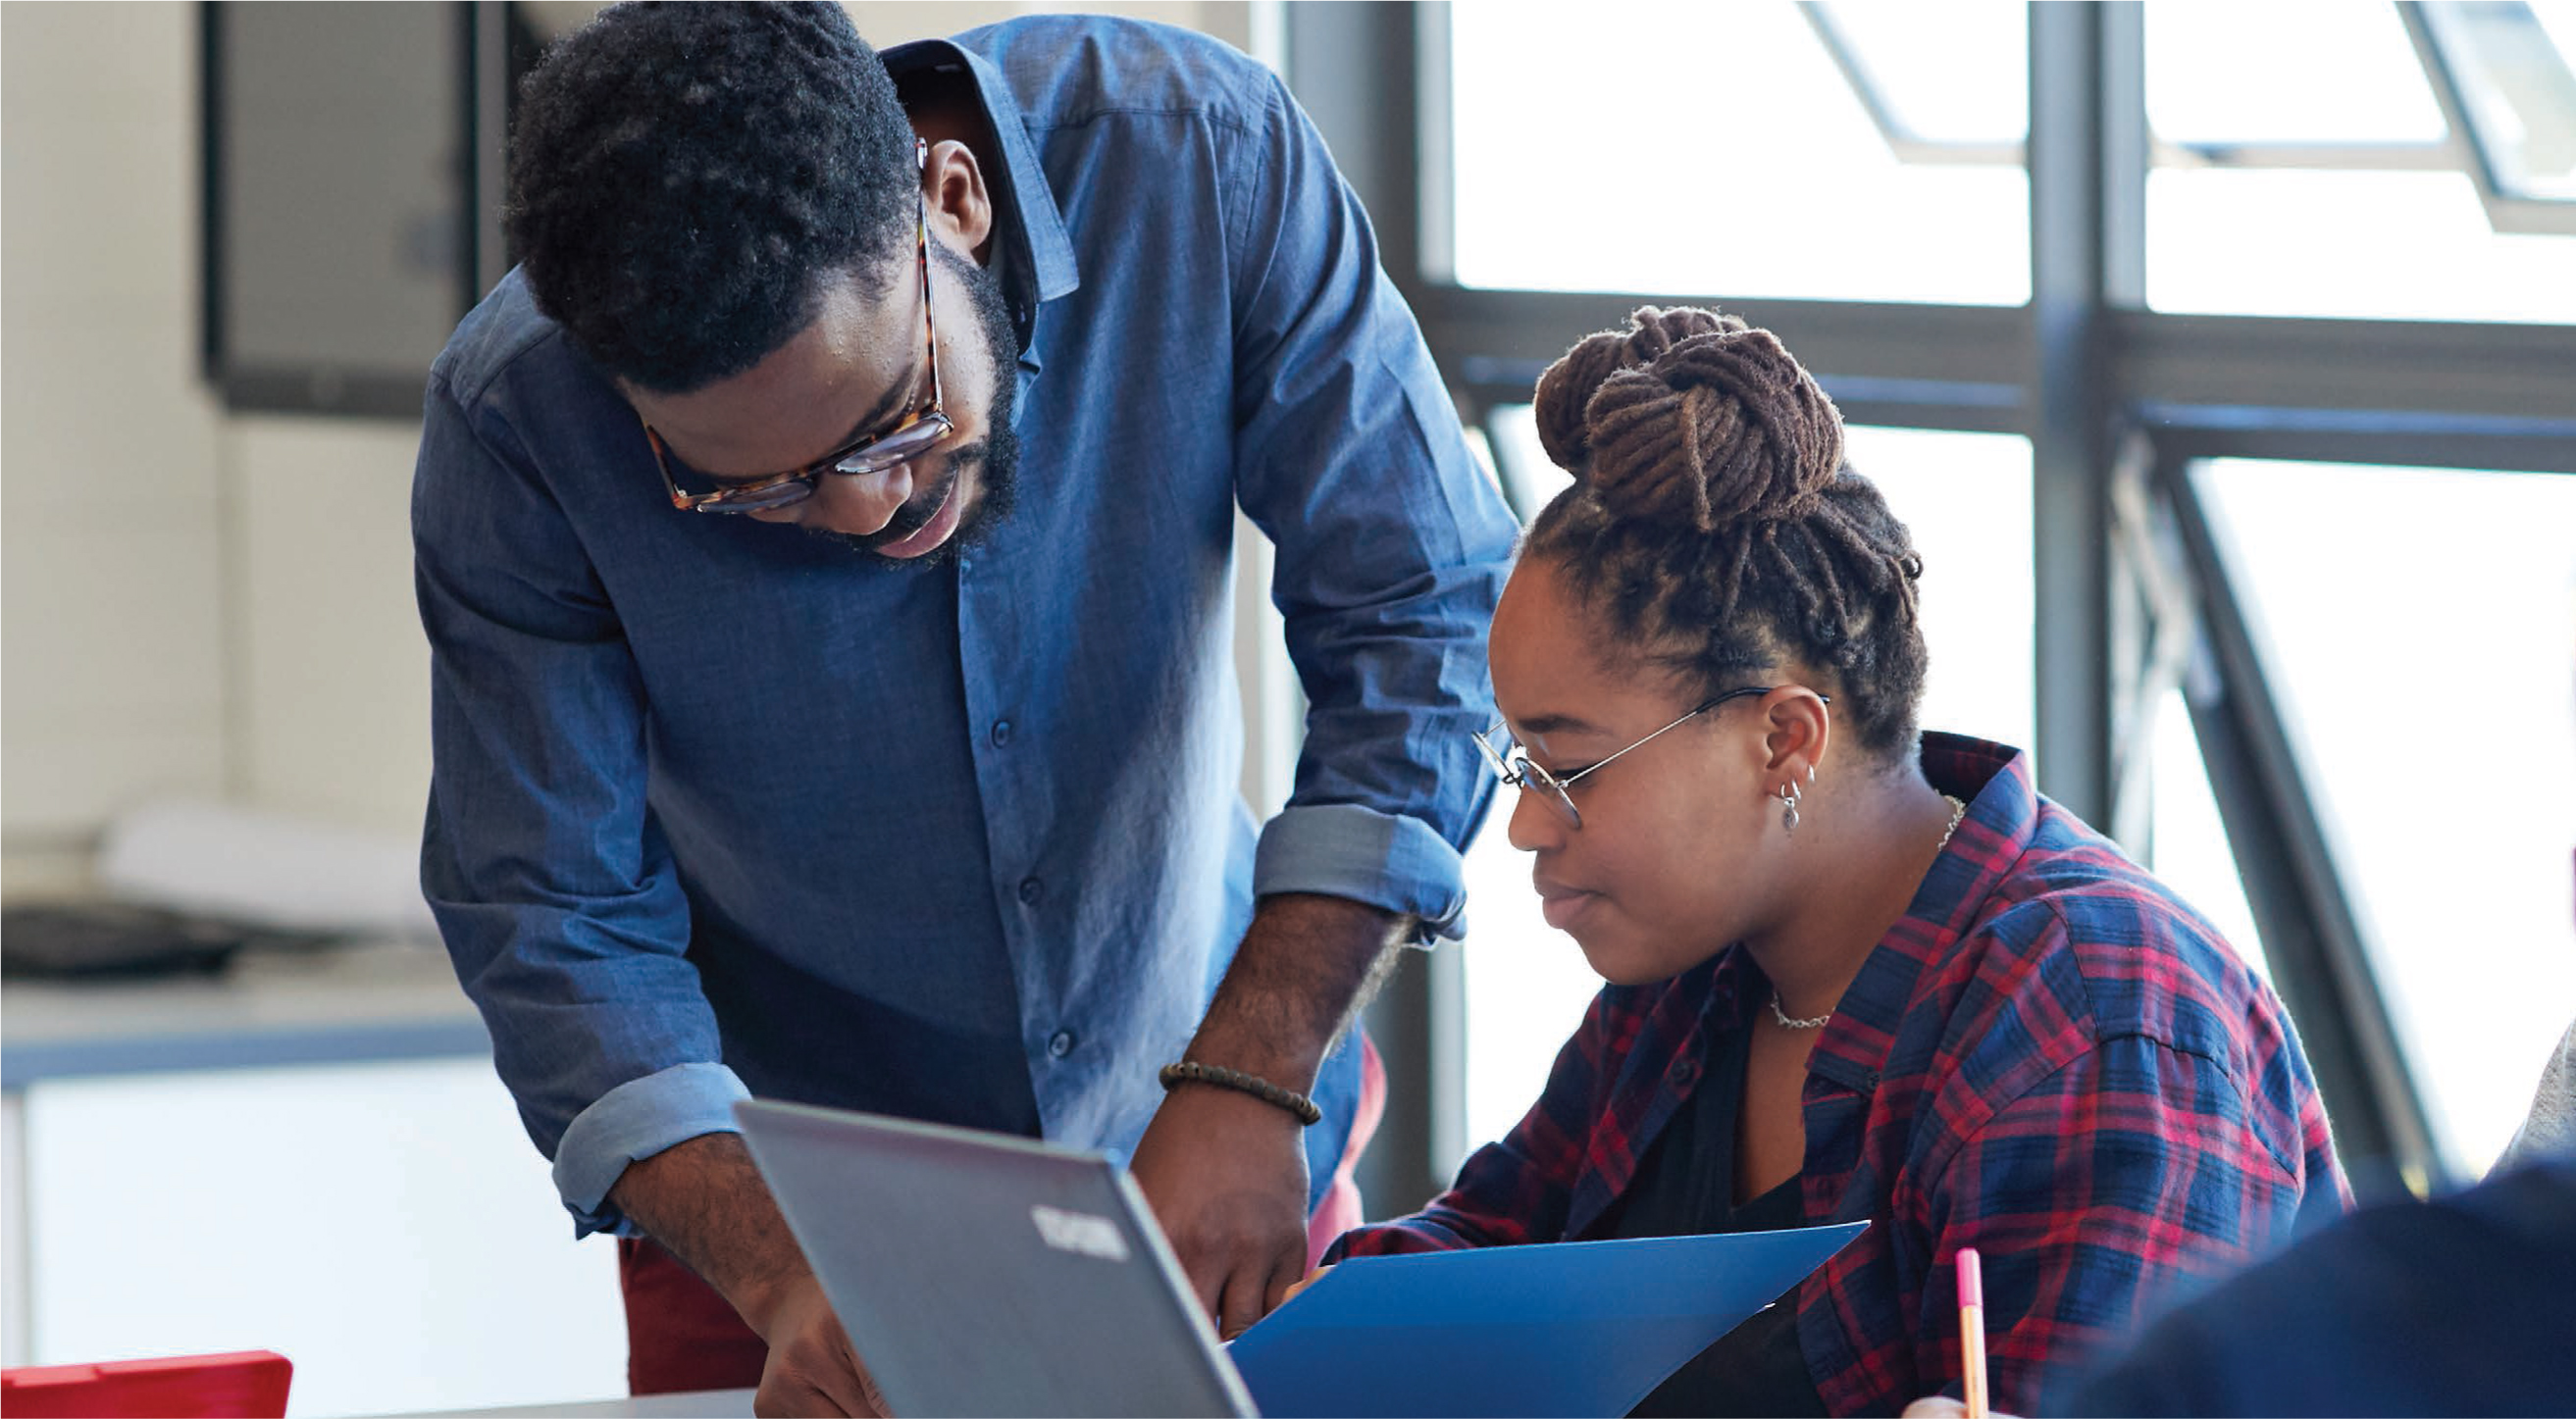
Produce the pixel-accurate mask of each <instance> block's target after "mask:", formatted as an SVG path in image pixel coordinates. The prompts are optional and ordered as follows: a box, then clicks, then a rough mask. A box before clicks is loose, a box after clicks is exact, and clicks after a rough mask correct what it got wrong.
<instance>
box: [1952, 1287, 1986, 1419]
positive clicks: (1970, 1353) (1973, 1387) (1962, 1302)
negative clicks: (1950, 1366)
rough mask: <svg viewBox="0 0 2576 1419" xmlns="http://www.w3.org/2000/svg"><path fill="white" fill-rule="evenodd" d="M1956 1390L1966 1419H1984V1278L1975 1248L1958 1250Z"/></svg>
mask: <svg viewBox="0 0 2576 1419" xmlns="http://www.w3.org/2000/svg"><path fill="white" fill-rule="evenodd" d="M1957 1264H1958V1268H1959V1389H1960V1392H1961V1393H1960V1398H1961V1399H1962V1400H1964V1401H1965V1402H1966V1404H1967V1406H1968V1419H1986V1279H1985V1275H1984V1270H1983V1268H1982V1267H1981V1266H1980V1265H1979V1264H1978V1261H1977V1249H1976V1248H1975V1247H1961V1248H1959V1256H1958V1262H1957Z"/></svg>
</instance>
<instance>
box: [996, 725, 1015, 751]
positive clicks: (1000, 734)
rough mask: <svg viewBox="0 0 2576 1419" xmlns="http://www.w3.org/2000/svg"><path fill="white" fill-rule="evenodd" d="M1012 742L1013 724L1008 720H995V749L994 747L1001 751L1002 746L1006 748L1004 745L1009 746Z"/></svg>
mask: <svg viewBox="0 0 2576 1419" xmlns="http://www.w3.org/2000/svg"><path fill="white" fill-rule="evenodd" d="M1010 742H1011V722H1010V721H1009V720H1007V719H997V720H994V721H993V747H994V748H996V749H999V748H1001V747H1002V746H1004V745H1006V744H1008V743H1010Z"/></svg>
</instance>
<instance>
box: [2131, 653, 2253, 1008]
mask: <svg viewBox="0 0 2576 1419" xmlns="http://www.w3.org/2000/svg"><path fill="white" fill-rule="evenodd" d="M2153 743H2154V748H2153V749H2151V750H2150V751H2149V752H2150V753H2152V754H2154V755H2155V762H2154V767H2153V768H2152V769H2151V770H2150V776H2151V783H2150V787H2149V792H2151V793H2152V794H2153V795H2154V797H2155V804H2154V816H2153V819H2152V822H2153V826H2152V828H2150V830H2149V832H2150V834H2151V842H2150V846H2149V848H2148V863H2147V865H2148V866H2149V867H2150V868H2152V869H2154V871H2155V874H2156V876H2157V878H2158V879H2159V880H2161V881H2162V882H2163V883H2164V884H2165V885H2166V886H2168V887H2171V888H2173V889H2174V891H2175V892H2176V893H2177V894H2179V895H2180V896H2181V897H2182V899H2183V900H2184V901H2186V902H2189V903H2191V905H2192V907H2193V908H2194V909H2195V910H2197V911H2198V912H2199V913H2200V914H2201V915H2202V916H2205V917H2207V918H2209V924H2210V925H2212V926H2215V927H2217V928H2218V934H2219V935H2220V936H2222V937H2224V938H2226V941H2227V944H2228V945H2230V946H2233V947H2235V948H2236V954H2237V956H2238V957H2239V958H2240V959H2242V960H2243V961H2244V962H2245V964H2247V965H2249V966H2252V967H2253V968H2254V973H2255V974H2256V975H2259V976H2261V977H2262V978H2263V979H2265V980H2267V981H2268V980H2270V979H2271V978H2272V966H2271V962H2270V961H2268V960H2266V959H2265V958H2264V955H2263V938H2262V935H2261V933H2259V932H2257V931H2256V930H2255V929H2254V909H2253V907H2252V906H2250V905H2248V904H2247V902H2246V900H2245V880H2244V878H2243V877H2241V876H2239V875H2238V873H2237V871H2236V854H2235V851H2234V849H2233V848H2232V847H2231V846H2230V840H2229V838H2228V836H2227V823H2226V820H2225V819H2223V818H2221V817H2220V816H2219V814H2218V799H2217V798H2216V797H2215V796H2214V795H2213V794H2211V792H2210V791H2209V769H2208V766H2207V765H2206V764H2205V763H2203V762H2202V760H2201V755H2200V736H2199V735H2197V734H2196V733H2194V732H2193V730H2192V724H2191V708H2190V706H2188V705H2186V704H2184V703H2183V698H2182V692H2181V691H2179V690H2175V691H2171V692H2168V693H2167V694H2166V695H2165V698H2164V703H2163V705H2162V706H2160V707H2159V708H2158V709H2157V711H2156V728H2155V738H2154V741H2153Z"/></svg>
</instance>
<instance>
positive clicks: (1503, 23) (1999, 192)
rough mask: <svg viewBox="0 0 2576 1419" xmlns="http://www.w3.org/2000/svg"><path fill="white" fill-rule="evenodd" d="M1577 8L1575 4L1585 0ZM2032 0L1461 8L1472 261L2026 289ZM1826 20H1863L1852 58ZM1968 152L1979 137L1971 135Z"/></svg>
mask: <svg viewBox="0 0 2576 1419" xmlns="http://www.w3.org/2000/svg"><path fill="white" fill-rule="evenodd" d="M1578 14H1579V19H1578V18H1576V17H1577V15H1578ZM2027 28H2028V21H2027V17H2026V14H2025V11H2024V7H2023V6H2022V5H2021V4H2019V3H2012V4H1998V3H1994V0H1962V3H1954V4H1949V5H1943V6H1940V7H1938V10H1937V12H1933V11H1927V10H1925V9H1923V8H1922V7H1916V6H1911V5H1906V4H1900V3H1890V0H1876V2H1875V3H1862V4H1848V3H1846V4H1835V5H1833V6H1830V7H1828V8H1827V9H1826V10H1825V12H1824V14H1823V16H1822V17H1821V19H1819V18H1815V17H1810V16H1808V15H1804V14H1802V13H1801V12H1800V9H1799V7H1797V6H1795V5H1791V4H1787V3H1779V0H1759V2H1758V3H1757V2H1756V0H1743V3H1736V4H1727V5H1689V6H1675V5H1645V4H1636V3H1620V2H1619V0H1614V2H1613V3H1604V4H1593V5H1587V6H1585V7H1583V8H1582V9H1581V10H1580V11H1579V12H1577V11H1574V10H1569V9H1567V8H1566V7H1565V6H1562V5H1556V4H1542V3H1530V2H1529V0H1485V2H1484V3H1478V4H1475V5H1458V6H1453V7H1451V8H1450V11H1449V30H1450V42H1451V43H1450V60H1451V66H1450V84H1451V92H1452V101H1453V104H1454V111H1453V119H1454V121H1453V122H1452V123H1451V125H1450V132H1451V134H1452V135H1453V157H1452V161H1453V167H1452V178H1453V181H1454V184H1455V185H1454V191H1453V194H1452V196H1453V201H1454V204H1455V206H1454V212H1455V218H1456V221H1455V232H1456V249H1455V253H1454V262H1455V274H1456V277H1457V279H1458V280H1459V282H1460V283H1461V284H1464V285H1469V286H1483V287H1502V288H1521V289H1530V290H1560V291H1562V290H1595V291H1656V292H1675V293H1690V292H1705V293H1724V294H1727V295H1732V296H1756V295H1761V296H1792V297H1804V298H1817V299H1839V300H1886V301H1942V302H1956V303H1968V304H1989V305H2018V304H2020V303H2021V302H2022V301H2024V300H2026V299H2028V298H2029V295H2030V270H2029V267H2030V231H2029V225H2030V222H2029V198H2028V190H2027V188H2028V184H2027V182H2026V181H2025V179H2024V176H2023V173H2022V170H2021V168H2020V166H2019V165H2018V163H2017V161H2016V160H2015V159H2014V158H2013V157H2012V156H2011V155H2010V154H2009V153H2008V152H2007V153H2005V154H2002V155H2000V157H1999V158H1997V157H1996V155H1992V154H1989V155H1987V157H1988V159H1990V160H1979V161H1968V162H1960V161H1955V160H1951V159H1956V158H1958V157H1960V156H1963V155H1958V154H1951V155H1949V159H1945V158H1944V157H1943V156H1942V155H1941V154H1939V153H1937V152H1935V153H1920V152H1913V151H1911V150H1910V149H1909V152H1908V154H1907V155H1905V156H1900V155H1899V153H1898V151H1897V147H1896V144H1895V142H1894V141H1893V135H1891V134H1890V133H1889V132H1888V131H1886V130H1885V129H1883V128H1882V127H1881V126H1879V124H1878V123H1876V122H1873V120H1872V117H1871V108H1872V105H1871V103H1870V102H1867V101H1865V97H1864V90H1866V92H1867V93H1868V94H1869V95H1872V96H1874V97H1875V99H1876V103H1877V106H1878V107H1879V108H1880V110H1881V111H1882V113H1883V114H1884V115H1886V116H1887V117H1890V118H1893V119H1894V120H1895V121H1896V122H1898V123H1900V124H1902V125H1904V126H1905V127H1907V128H1910V129H1911V130H1912V131H1913V132H1914V133H1915V134H1917V135H1919V136H1921V137H1923V138H1925V139H1928V140H1932V141H1933V142H1934V144H1935V145H1936V146H1937V145H1938V144H1940V143H1945V142H1960V141H1985V142H1995V141H2000V142H2002V143H2005V144H2014V143H2018V142H2019V141H2020V139H2021V137H2022V132H2023V130H2024V128H2025V127H2026V126H2027V122H2026V112H2025V110H2026V104H2027V93H2028V88H2029V84H2028V80H2027V78H2026V77H2025V70H2026V61H2025V55H2026V53H2027V50H2028V42H2029V41H2028V33H2027ZM1827 33H1833V34H1839V35H1841V36H1844V37H1845V42H1846V50H1847V57H1848V58H1850V59H1851V60H1853V61H1854V62H1852V63H1850V64H1846V65H1838V64H1837V62H1836V58H1835V54H1834V50H1833V48H1832V47H1831V46H1830V45H1829V44H1828V42H1827V40H1826V39H1825V37H1824V36H1825V35H1826V34H1827ZM1964 156H1970V157H1973V156H1975V155H1964Z"/></svg>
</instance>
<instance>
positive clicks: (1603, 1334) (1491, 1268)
mask: <svg viewBox="0 0 2576 1419" xmlns="http://www.w3.org/2000/svg"><path fill="white" fill-rule="evenodd" d="M1868 1225H1869V1224H1868V1223H1866V1222H1850V1223H1845V1224H1843V1225H1841V1226H1833V1227H1802V1228H1797V1229H1794V1230H1791V1231H1782V1232H1730V1233H1725V1234H1721V1235H1717V1236H1702V1237H1645V1238H1639V1239H1636V1240H1631V1241H1614V1242H1557V1243H1552V1244H1548V1245H1541V1246H1518V1247H1474V1248H1469V1249H1467V1250H1464V1251H1447V1252H1425V1253H1415V1254H1412V1255H1407V1256H1376V1257H1360V1258H1357V1259H1355V1260H1351V1261H1347V1262H1344V1263H1342V1264H1341V1265H1339V1266H1336V1267H1334V1268H1333V1269H1332V1270H1331V1271H1330V1272H1329V1273H1327V1274H1326V1275H1325V1276H1324V1278H1323V1279H1322V1280H1320V1281H1317V1282H1316V1283H1315V1284H1314V1285H1312V1286H1309V1287H1307V1288H1306V1289H1305V1290H1303V1291H1301V1292H1299V1293H1298V1294H1297V1297H1296V1299H1295V1300H1292V1301H1290V1302H1289V1303H1288V1304H1286V1305H1284V1306H1281V1307H1280V1308H1279V1309H1278V1310H1276V1311H1273V1312H1271V1314H1270V1316H1269V1318H1268V1319H1266V1320H1264V1321H1262V1322H1261V1323H1260V1324H1259V1325H1256V1326H1254V1327H1252V1328H1251V1329H1250V1330H1247V1331H1245V1332H1244V1333H1243V1334H1242V1335H1241V1336H1239V1337H1237V1338H1236V1339H1235V1341H1234V1344H1233V1345H1232V1346H1231V1347H1230V1349H1229V1353H1230V1354H1231V1356H1232V1357H1233V1360H1234V1365H1235V1368H1236V1369H1237V1370H1239V1371H1241V1372H1242V1374H1243V1382H1244V1384H1245V1386H1246V1387H1247V1388H1249V1389H1250V1390H1251V1391H1252V1397H1253V1400H1254V1402H1255V1403H1257V1404H1259V1405H1260V1407H1261V1412H1262V1413H1263V1414H1264V1415H1266V1416H1269V1419H1340V1416H1354V1419H1355V1417H1356V1416H1363V1415H1369V1416H1374V1415H1408V1414H1409V1415H1425V1416H1430V1415H1574V1416H1601V1417H1602V1419H1612V1416H1617V1415H1623V1414H1626V1413H1627V1412H1628V1411H1629V1410H1631V1409H1633V1408H1635V1407H1636V1406H1637V1402H1638V1401H1640V1400H1642V1399H1644V1398H1645V1397H1646V1396H1647V1395H1648V1394H1649V1393H1651V1392H1653V1390H1654V1388H1655V1386H1657V1385H1659V1384H1662V1383H1663V1382H1664V1380H1665V1379H1666V1378H1667V1377H1668V1376H1670V1375H1671V1374H1672V1373H1673V1371H1675V1370H1678V1369H1680V1368H1681V1367H1682V1364H1683V1363H1684V1362H1685V1361H1687V1360H1689V1359H1690V1358H1691V1357H1692V1356H1694V1355H1697V1354H1698V1353H1699V1352H1700V1351H1702V1350H1705V1349H1707V1348H1708V1347H1709V1345H1711V1344H1712V1343H1714V1342H1715V1341H1716V1340H1717V1339H1718V1337H1720V1336H1722V1335H1724V1334H1726V1333H1727V1332H1728V1331H1730V1330H1733V1329H1734V1328H1735V1327H1737V1326H1738V1325H1741V1324H1743V1323H1744V1321H1745V1320H1746V1318H1748V1317H1750V1316H1752V1315H1753V1314H1754V1313H1755V1312H1757V1311H1760V1310H1761V1309H1762V1308H1763V1307H1765V1306H1768V1305H1770V1304H1771V1303H1772V1302H1773V1301H1774V1300H1776V1299H1777V1298H1778V1297H1780V1296H1781V1295H1783V1294H1784V1293H1786V1292H1787V1291H1788V1290H1789V1288H1790V1287H1792V1286H1795V1285H1797V1284H1798V1282H1799V1280H1800V1279H1801V1278H1803V1277H1805V1276H1806V1274H1807V1273H1808V1272H1810V1271H1813V1270H1815V1269H1816V1268H1817V1267H1819V1266H1822V1265H1823V1264H1824V1263H1825V1260H1826V1259H1827V1258H1829V1257H1831V1256H1832V1255H1833V1254H1834V1253H1835V1252H1838V1251H1840V1250H1842V1249H1843V1247H1844V1246H1845V1245H1847V1244H1849V1243H1850V1241H1851V1239H1852V1238H1854V1237H1856V1236H1859V1235H1860V1232H1861V1229H1862V1228H1864V1227H1866V1226H1868Z"/></svg>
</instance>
